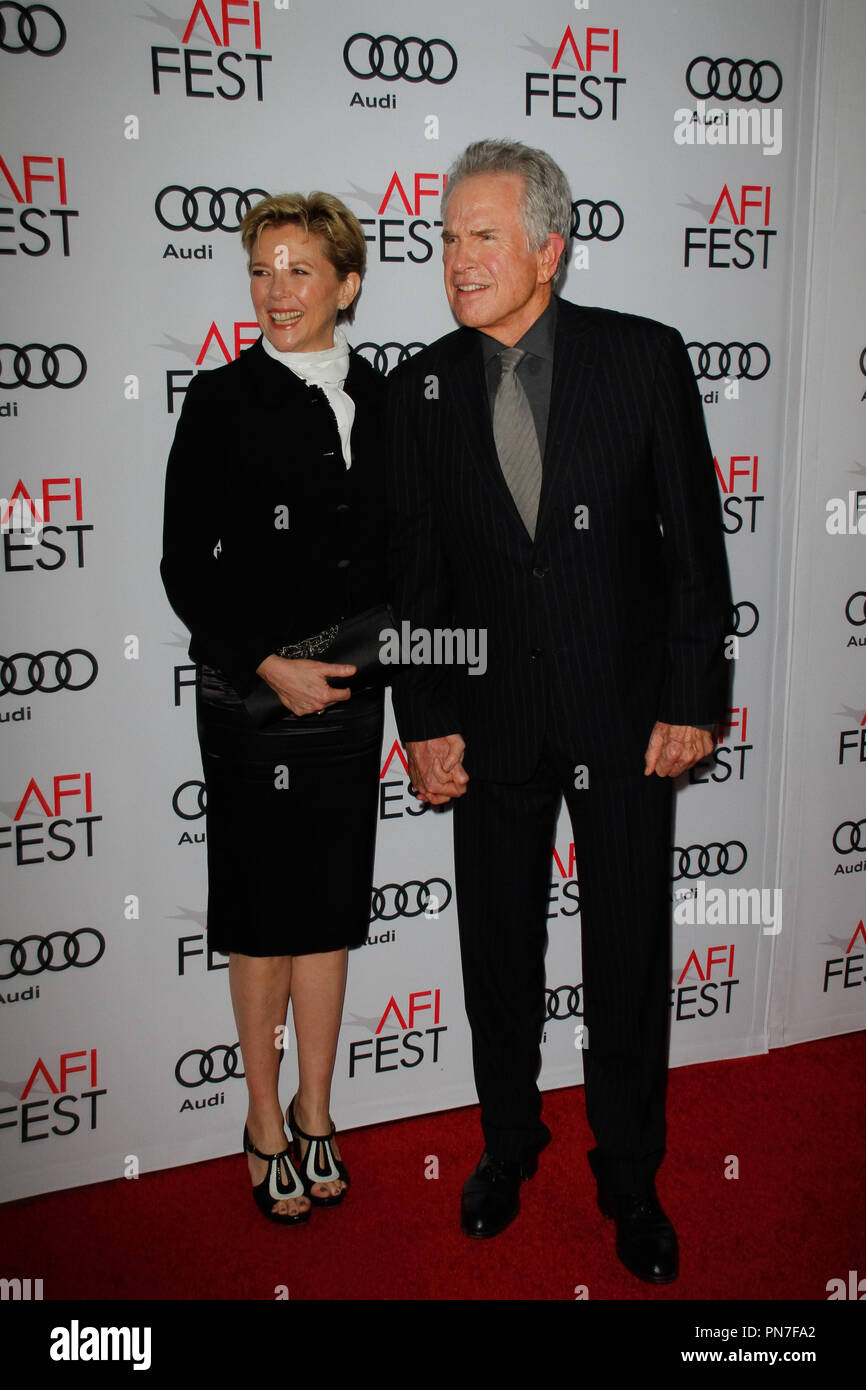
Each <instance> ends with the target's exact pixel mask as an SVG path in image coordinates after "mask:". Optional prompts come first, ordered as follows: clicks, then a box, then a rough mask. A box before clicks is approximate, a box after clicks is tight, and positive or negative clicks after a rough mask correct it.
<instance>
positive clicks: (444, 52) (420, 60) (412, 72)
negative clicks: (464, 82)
mask: <svg viewBox="0 0 866 1390" xmlns="http://www.w3.org/2000/svg"><path fill="white" fill-rule="evenodd" d="M343 62H344V63H345V64H346V67H347V68H348V69H349V72H350V73H351V74H352V76H353V77H359V78H360V79H361V81H362V82H367V81H368V80H369V79H370V78H371V77H381V79H382V81H383V82H397V81H398V80H399V79H400V78H401V77H402V79H403V81H404V82H435V83H436V84H437V85H441V84H442V83H443V82H450V81H451V79H452V77H453V76H454V74H455V72H456V71H457V54H456V53H455V52H454V49H453V48H452V47H451V45H450V43H446V41H445V39H419V38H416V37H415V35H414V34H413V35H412V36H411V38H408V39H398V38H397V37H396V35H394V34H380V36H379V38H378V39H376V38H374V37H373V35H372V34H353V35H352V37H351V38H350V39H347V40H346V42H345V44H344V45H343Z"/></svg>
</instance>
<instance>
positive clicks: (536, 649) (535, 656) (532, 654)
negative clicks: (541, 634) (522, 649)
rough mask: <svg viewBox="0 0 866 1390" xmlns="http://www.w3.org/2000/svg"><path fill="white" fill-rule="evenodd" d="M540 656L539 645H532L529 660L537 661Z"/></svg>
mask: <svg viewBox="0 0 866 1390" xmlns="http://www.w3.org/2000/svg"><path fill="white" fill-rule="evenodd" d="M540 656H541V649H540V648H539V647H533V648H532V651H531V652H530V653H529V660H530V661H537V660H538V658H539V657H540Z"/></svg>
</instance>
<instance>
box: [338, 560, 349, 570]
mask: <svg viewBox="0 0 866 1390" xmlns="http://www.w3.org/2000/svg"><path fill="white" fill-rule="evenodd" d="M351 563H352V561H351V560H338V561H337V569H338V570H347V569H348V568H349V566H350V565H351Z"/></svg>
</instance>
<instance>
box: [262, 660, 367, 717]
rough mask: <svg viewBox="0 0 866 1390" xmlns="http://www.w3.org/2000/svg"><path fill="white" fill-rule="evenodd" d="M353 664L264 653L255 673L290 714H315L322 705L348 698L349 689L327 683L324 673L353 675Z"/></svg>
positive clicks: (326, 676) (319, 710)
mask: <svg viewBox="0 0 866 1390" xmlns="http://www.w3.org/2000/svg"><path fill="white" fill-rule="evenodd" d="M357 669H358V668H357V666H338V665H335V664H334V663H333V662H328V661H308V660H306V659H305V658H301V659H298V660H288V659H287V658H285V657H282V656H277V655H276V653H274V655H273V656H267V657H265V659H264V661H263V662H262V663H261V665H260V666H257V667H256V674H257V675H259V676H261V678H262V680H263V681H266V682H267V683H268V685H269V686H270V687H271V690H275V691H276V693H277V694H278V695H279V697H280V700H281V701H282V703H283V704H284V705H285V707H286V709H290V710H291V711H292V714H297V715H304V714H319V713H321V711H322V710H323V709H324V708H325V706H326V705H334V704H336V703H337V701H338V700H348V699H349V698H350V697H351V694H352V692H351V690H347V689H345V688H336V687H335V686H332V685H328V681H327V678H328V676H354V674H355V672H356V671H357Z"/></svg>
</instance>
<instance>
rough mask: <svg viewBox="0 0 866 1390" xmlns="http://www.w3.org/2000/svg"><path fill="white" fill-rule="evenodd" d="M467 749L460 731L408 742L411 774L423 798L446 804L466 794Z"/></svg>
mask: <svg viewBox="0 0 866 1390" xmlns="http://www.w3.org/2000/svg"><path fill="white" fill-rule="evenodd" d="M465 751H466V744H465V743H464V742H463V739H462V738H461V737H460V735H459V734H446V735H445V736H444V737H443V738H428V739H424V741H423V742H419V743H407V744H406V755H407V758H408V760H409V777H410V780H411V782H412V786H413V787H414V788H415V795H416V796H417V798H418V800H419V801H429V802H430V805H431V806H442V805H444V804H445V802H446V801H450V800H451V799H452V797H455V796H463V794H464V793H465V791H466V785H467V783H468V781H469V774H468V772H466V771H465V770H464V767H463V762H462V758H463V754H464V752H465Z"/></svg>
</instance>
